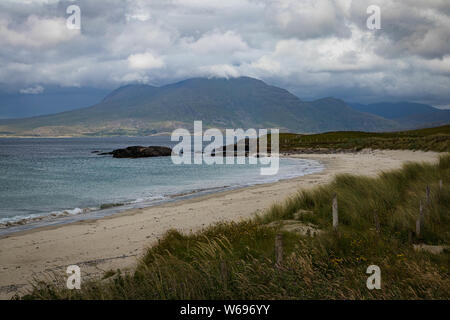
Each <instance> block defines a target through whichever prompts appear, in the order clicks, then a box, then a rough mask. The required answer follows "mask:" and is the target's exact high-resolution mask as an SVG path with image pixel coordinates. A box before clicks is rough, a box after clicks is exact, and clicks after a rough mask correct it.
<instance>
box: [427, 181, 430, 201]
mask: <svg viewBox="0 0 450 320" xmlns="http://www.w3.org/2000/svg"><path fill="white" fill-rule="evenodd" d="M426 192H427V204H430V186H428V185H427V189H426Z"/></svg>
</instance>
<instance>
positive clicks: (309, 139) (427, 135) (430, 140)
mask: <svg viewBox="0 0 450 320" xmlns="http://www.w3.org/2000/svg"><path fill="white" fill-rule="evenodd" d="M365 148H371V149H392V150H394V149H404V150H424V151H438V152H448V151H450V126H442V127H437V128H429V129H420V130H411V131H400V132H384V133H369V132H359V131H341V132H327V133H321V134H312V135H301V134H289V133H284V134H281V135H280V150H281V151H282V152H298V151H302V150H313V149H314V150H316V151H317V149H324V150H335V151H340V150H353V151H358V150H362V149H365Z"/></svg>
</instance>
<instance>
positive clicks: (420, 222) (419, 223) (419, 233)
mask: <svg viewBox="0 0 450 320" xmlns="http://www.w3.org/2000/svg"><path fill="white" fill-rule="evenodd" d="M419 211H420V215H419V219H417V221H416V236H417V238H419V239H420V238H422V232H423V225H424V220H425V219H424V215H423V205H422V200H420V207H419Z"/></svg>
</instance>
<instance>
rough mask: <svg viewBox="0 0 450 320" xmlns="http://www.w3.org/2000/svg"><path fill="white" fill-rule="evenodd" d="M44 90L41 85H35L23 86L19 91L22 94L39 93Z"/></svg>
mask: <svg viewBox="0 0 450 320" xmlns="http://www.w3.org/2000/svg"><path fill="white" fill-rule="evenodd" d="M42 92H44V88H43V87H41V86H35V87H31V88H24V89H21V90H20V93H23V94H40V93H42Z"/></svg>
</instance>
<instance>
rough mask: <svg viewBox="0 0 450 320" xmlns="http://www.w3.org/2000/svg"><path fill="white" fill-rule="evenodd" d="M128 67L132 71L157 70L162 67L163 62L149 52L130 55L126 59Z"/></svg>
mask: <svg viewBox="0 0 450 320" xmlns="http://www.w3.org/2000/svg"><path fill="white" fill-rule="evenodd" d="M128 65H129V66H130V68H132V69H143V70H149V69H158V68H162V67H164V61H163V60H162V59H161V58H158V57H155V56H154V55H152V54H151V53H149V52H146V53H138V54H132V55H130V56H129V57H128Z"/></svg>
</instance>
